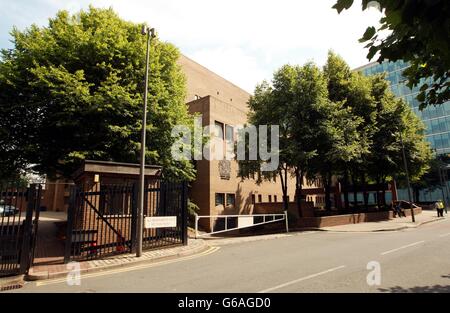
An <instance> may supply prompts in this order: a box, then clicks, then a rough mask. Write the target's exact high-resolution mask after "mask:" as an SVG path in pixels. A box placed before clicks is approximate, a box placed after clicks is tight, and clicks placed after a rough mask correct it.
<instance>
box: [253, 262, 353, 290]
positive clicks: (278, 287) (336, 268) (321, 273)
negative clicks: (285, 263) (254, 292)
mask: <svg viewBox="0 0 450 313" xmlns="http://www.w3.org/2000/svg"><path fill="white" fill-rule="evenodd" d="M344 267H345V265H341V266H338V267H333V268H330V269H328V270H326V271H323V272H320V273H316V274H312V275H309V276H306V277H302V278H299V279H296V280H292V281H289V282H287V283H284V284H280V285H277V286H275V287H272V288H268V289H264V290H261V291H259V292H258V293H267V292H271V291H274V290H277V289H280V288H284V287H287V286H290V285H293V284H296V283H299V282H301V281H304V280H307V279H311V278H314V277H318V276H321V275H324V274H328V273H331V272H334V271H337V270H340V269H342V268H344Z"/></svg>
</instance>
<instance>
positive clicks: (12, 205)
mask: <svg viewBox="0 0 450 313" xmlns="http://www.w3.org/2000/svg"><path fill="white" fill-rule="evenodd" d="M41 192H42V186H41V185H38V184H33V185H31V186H30V187H21V186H17V185H15V184H6V185H0V276H8V275H14V274H24V273H26V272H27V271H28V269H29V268H30V266H31V265H32V262H33V254H34V246H35V243H36V233H37V227H38V220H39V206H40V198H41Z"/></svg>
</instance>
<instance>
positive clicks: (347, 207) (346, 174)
mask: <svg viewBox="0 0 450 313" xmlns="http://www.w3.org/2000/svg"><path fill="white" fill-rule="evenodd" d="M344 206H345V209H346V210H348V209H349V208H350V201H349V200H348V170H347V166H346V167H345V170H344Z"/></svg>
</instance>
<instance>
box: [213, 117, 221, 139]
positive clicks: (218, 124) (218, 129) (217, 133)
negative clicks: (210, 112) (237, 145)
mask: <svg viewBox="0 0 450 313" xmlns="http://www.w3.org/2000/svg"><path fill="white" fill-rule="evenodd" d="M214 135H215V136H216V138H219V139H222V140H223V123H221V122H217V121H215V122H214Z"/></svg>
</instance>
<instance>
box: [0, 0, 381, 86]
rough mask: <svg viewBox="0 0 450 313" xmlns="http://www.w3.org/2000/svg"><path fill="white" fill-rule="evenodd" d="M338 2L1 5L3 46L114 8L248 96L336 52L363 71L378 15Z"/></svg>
mask: <svg viewBox="0 0 450 313" xmlns="http://www.w3.org/2000/svg"><path fill="white" fill-rule="evenodd" d="M335 2H336V0H276V1H275V0H226V1H225V0H90V1H89V0H78V1H76V0H64V1H63V0H34V1H31V0H14V1H12V0H0V12H3V13H2V18H1V19H0V48H11V47H12V43H11V37H10V35H9V32H10V30H11V29H12V27H13V26H16V27H18V28H19V29H21V30H23V29H25V28H26V27H28V26H30V25H31V24H37V25H39V26H46V25H48V19H49V18H51V17H54V16H55V14H56V12H57V11H59V10H68V11H69V12H71V13H75V12H77V11H79V10H80V9H86V8H88V6H89V5H90V4H92V5H93V6H95V7H105V8H108V7H112V8H113V9H114V10H115V11H116V12H117V13H118V14H119V16H120V17H122V18H123V19H125V20H129V21H133V22H136V23H143V22H147V24H148V25H150V26H151V27H154V28H156V30H157V32H158V35H159V37H160V39H161V40H164V41H169V42H171V43H173V44H175V45H176V46H177V47H178V48H179V49H180V51H181V52H182V53H183V54H184V55H186V56H188V57H189V58H191V59H193V60H194V61H196V62H198V63H200V64H202V65H203V66H206V67H207V68H209V69H210V70H212V71H214V72H216V73H217V74H219V75H221V76H222V77H224V78H226V79H228V80H229V81H231V82H232V83H234V84H236V85H237V86H239V87H241V88H243V89H245V90H246V91H248V92H250V93H251V92H252V91H253V90H254V87H255V86H256V84H257V83H260V82H261V81H262V80H270V79H271V77H272V75H273V72H274V71H275V70H277V69H278V68H279V67H281V66H282V65H284V64H287V63H289V64H304V63H305V62H308V61H314V62H315V63H316V64H318V65H319V66H322V65H323V64H324V62H325V60H326V56H327V52H328V50H329V49H332V50H333V51H335V52H336V53H338V54H340V55H341V56H342V57H343V58H344V59H345V60H346V61H347V63H348V64H349V65H350V67H352V68H356V67H358V66H361V65H364V64H366V63H368V62H369V61H368V60H367V58H366V54H367V50H366V49H364V45H363V44H361V43H359V42H358V39H359V38H360V37H361V36H362V34H363V33H364V31H365V29H366V27H367V26H377V25H378V20H379V18H380V17H381V13H380V12H379V11H377V10H376V9H375V8H370V9H368V10H366V11H362V10H361V6H360V1H358V0H357V1H355V4H354V5H353V7H352V8H351V9H350V10H347V11H344V12H342V13H341V14H338V13H337V11H336V10H334V9H332V8H331V7H332V6H333V5H334V3H335Z"/></svg>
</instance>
